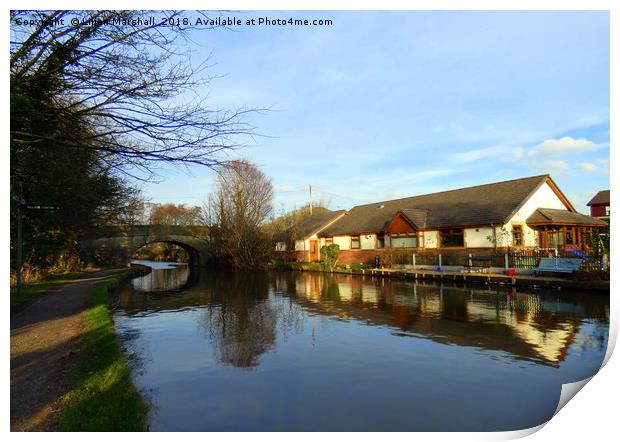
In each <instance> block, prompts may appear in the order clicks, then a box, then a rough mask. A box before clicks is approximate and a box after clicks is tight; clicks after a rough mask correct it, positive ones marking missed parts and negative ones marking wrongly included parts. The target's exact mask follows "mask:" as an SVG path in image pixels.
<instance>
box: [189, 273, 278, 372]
mask: <svg viewBox="0 0 620 442" xmlns="http://www.w3.org/2000/svg"><path fill="white" fill-rule="evenodd" d="M214 284H215V286H214V287H213V294H214V297H213V298H212V304H211V305H212V307H211V308H210V309H208V310H203V311H202V312H201V319H200V322H199V326H200V327H201V328H203V329H204V330H205V331H206V333H207V335H208V337H209V339H210V340H211V342H212V345H213V349H214V351H215V352H216V353H217V357H218V359H219V360H220V361H221V362H223V363H225V364H229V365H233V366H235V367H240V368H247V369H252V368H253V367H256V366H258V364H259V358H260V357H261V355H262V354H263V353H265V352H267V351H269V350H271V349H272V348H273V346H274V343H275V339H276V332H275V329H276V322H277V318H276V312H275V311H274V310H273V308H272V307H271V304H270V303H269V285H268V281H267V279H266V278H265V277H264V275H262V274H261V275H257V274H253V273H250V274H241V275H240V274H236V273H228V274H226V277H225V278H219V279H217V280H215V281H214Z"/></svg>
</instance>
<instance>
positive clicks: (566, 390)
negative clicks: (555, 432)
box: [553, 375, 595, 416]
mask: <svg viewBox="0 0 620 442" xmlns="http://www.w3.org/2000/svg"><path fill="white" fill-rule="evenodd" d="M594 376H595V375H592V376H590V377H589V378H586V379H582V380H581V381H577V382H571V383H570V384H562V392H561V393H560V400H559V401H558V406H557V408H556V409H555V413H553V415H554V416H555V415H556V414H558V411H560V410H561V409H562V408H564V405H566V404H567V403H568V401H570V400H571V399H572V398H573V397H574V396H575V395H576V394H577V393H578V392H579V390H581V389H582V388H583V387H584V386H585V385H586V384H587V383H588V382H590V380H591V379H592V378H593V377H594Z"/></svg>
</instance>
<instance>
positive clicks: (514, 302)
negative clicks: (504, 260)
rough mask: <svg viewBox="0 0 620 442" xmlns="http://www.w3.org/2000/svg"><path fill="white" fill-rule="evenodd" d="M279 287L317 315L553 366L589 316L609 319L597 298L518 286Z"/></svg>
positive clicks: (285, 280) (346, 282)
mask: <svg viewBox="0 0 620 442" xmlns="http://www.w3.org/2000/svg"><path fill="white" fill-rule="evenodd" d="M276 289H281V290H282V291H283V292H286V293H288V294H289V295H292V296H294V297H295V298H296V299H297V300H298V302H300V303H302V304H303V305H304V306H305V308H307V309H308V310H310V311H314V312H316V313H317V314H321V315H336V316H338V317H340V318H343V319H349V318H350V319H355V320H361V321H364V322H366V323H368V324H372V325H384V326H391V327H396V328H398V329H400V334H401V335H402V336H414V337H423V338H428V339H432V340H434V341H437V342H442V343H446V344H457V345H461V346H471V347H479V348H483V349H488V350H500V351H505V352H508V353H510V354H512V355H513V356H515V357H517V358H520V359H527V360H530V361H533V362H538V363H543V364H547V365H552V366H558V365H559V363H560V362H561V361H563V360H564V359H565V357H566V352H567V350H568V348H569V347H570V346H571V345H572V344H573V341H574V339H575V336H576V335H577V333H578V331H579V327H580V324H581V322H582V320H583V317H584V316H586V315H587V314H592V313H594V314H595V315H596V316H597V317H600V316H603V317H605V318H606V321H607V322H608V319H609V311H608V309H605V308H604V307H603V306H604V303H600V302H596V300H595V301H593V302H588V300H587V299H580V300H579V301H575V300H571V299H570V297H568V298H566V296H565V295H564V294H562V295H560V294H557V293H556V294H548V293H542V292H541V293H517V292H516V291H514V289H512V290H511V289H506V290H499V291H498V290H485V289H479V288H476V289H471V288H467V287H463V286H461V287H458V286H451V287H448V286H445V285H441V286H437V285H435V284H424V283H416V284H414V283H412V282H405V281H394V280H392V281H390V280H385V279H379V278H372V277H365V278H364V277H358V276H355V277H352V276H346V275H325V274H312V275H308V274H290V275H284V276H281V277H280V280H279V281H278V284H277V286H276ZM577 296H578V295H577ZM590 296H594V297H595V298H596V297H597V295H590ZM588 310H589V311H588ZM586 345H587V344H586ZM590 345H603V343H602V342H601V341H600V340H599V341H594V342H591V343H590Z"/></svg>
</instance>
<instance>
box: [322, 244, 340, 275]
mask: <svg viewBox="0 0 620 442" xmlns="http://www.w3.org/2000/svg"><path fill="white" fill-rule="evenodd" d="M339 253H340V246H339V245H338V244H329V245H325V246H323V247H321V262H322V263H323V268H324V269H325V270H329V271H333V270H334V268H335V267H336V264H337V263H338V254H339Z"/></svg>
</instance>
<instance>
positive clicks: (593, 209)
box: [590, 206, 606, 216]
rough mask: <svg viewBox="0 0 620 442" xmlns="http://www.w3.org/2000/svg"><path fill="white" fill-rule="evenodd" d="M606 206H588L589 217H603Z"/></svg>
mask: <svg viewBox="0 0 620 442" xmlns="http://www.w3.org/2000/svg"><path fill="white" fill-rule="evenodd" d="M605 207H606V206H590V216H605Z"/></svg>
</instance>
